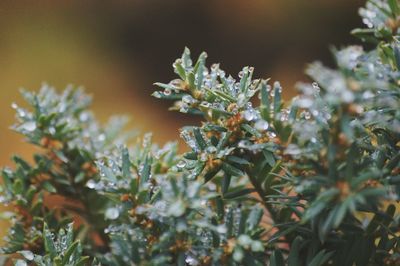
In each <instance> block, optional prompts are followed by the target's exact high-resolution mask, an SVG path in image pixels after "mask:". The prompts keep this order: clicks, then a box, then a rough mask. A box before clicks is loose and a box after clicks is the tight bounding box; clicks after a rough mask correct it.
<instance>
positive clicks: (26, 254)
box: [19, 250, 34, 260]
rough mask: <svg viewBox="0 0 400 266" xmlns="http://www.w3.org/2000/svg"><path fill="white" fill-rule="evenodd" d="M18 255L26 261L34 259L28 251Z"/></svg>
mask: <svg viewBox="0 0 400 266" xmlns="http://www.w3.org/2000/svg"><path fill="white" fill-rule="evenodd" d="M19 253H20V254H21V255H22V256H24V258H25V259H27V260H33V259H34V254H33V253H32V251H30V250H22V251H20V252H19Z"/></svg>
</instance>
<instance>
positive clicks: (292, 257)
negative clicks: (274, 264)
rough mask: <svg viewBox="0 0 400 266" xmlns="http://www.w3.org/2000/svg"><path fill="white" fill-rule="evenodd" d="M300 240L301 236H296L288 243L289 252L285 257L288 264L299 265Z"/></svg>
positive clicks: (290, 265) (289, 265)
mask: <svg viewBox="0 0 400 266" xmlns="http://www.w3.org/2000/svg"><path fill="white" fill-rule="evenodd" d="M302 241H303V239H302V237H301V236H297V237H296V238H295V239H294V240H293V242H292V244H291V245H290V252H289V256H288V259H287V264H288V266H301V261H302V259H301V255H300V250H301V244H302Z"/></svg>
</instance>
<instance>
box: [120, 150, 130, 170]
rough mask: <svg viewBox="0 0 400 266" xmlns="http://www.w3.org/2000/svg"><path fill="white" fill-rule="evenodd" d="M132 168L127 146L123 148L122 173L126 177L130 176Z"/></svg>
mask: <svg viewBox="0 0 400 266" xmlns="http://www.w3.org/2000/svg"><path fill="white" fill-rule="evenodd" d="M130 168H131V161H130V159H129V151H128V149H127V148H126V147H124V148H123V149H122V175H123V176H124V177H125V178H129V177H130V175H131V173H130Z"/></svg>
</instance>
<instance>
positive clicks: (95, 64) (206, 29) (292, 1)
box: [0, 0, 364, 243]
mask: <svg viewBox="0 0 400 266" xmlns="http://www.w3.org/2000/svg"><path fill="white" fill-rule="evenodd" d="M363 3H364V1H361V0H352V1H350V0H334V1H333V0H329V1H328V0H325V1H324V0H242V1H238V0H220V1H204V0H203V1H197V0H196V1H195V0H193V1H187V0H170V1H167V0H147V1H145V0H143V1H106V0H103V1H50V0H48V1H40V0H37V1H11V0H2V1H1V2H0V32H1V34H0V106H1V112H0V165H1V166H5V165H11V162H10V160H9V158H10V157H11V155H12V154H15V153H17V154H23V155H25V156H26V157H29V156H30V154H31V153H32V151H33V150H32V147H31V146H29V145H27V144H25V143H24V142H23V139H22V138H21V136H19V135H17V134H16V133H13V132H12V131H10V130H9V129H8V127H9V126H10V125H12V123H13V116H14V114H13V110H12V109H11V107H10V105H11V103H12V102H17V103H22V101H21V97H20V95H19V90H18V89H19V88H21V87H23V88H27V89H29V90H37V89H38V88H39V87H40V85H41V83H42V82H47V83H49V84H50V85H53V86H55V87H57V88H58V89H60V90H62V89H63V88H65V87H66V85H67V84H75V85H82V86H84V87H85V88H86V91H87V92H88V93H90V94H93V95H94V104H93V109H94V111H95V112H96V114H97V116H98V117H99V119H100V120H102V121H105V119H106V118H107V117H108V116H109V115H112V114H116V113H117V114H128V115H129V116H130V117H131V118H132V122H131V125H132V126H133V127H135V128H138V129H139V130H140V131H141V132H146V131H153V132H154V138H155V140H156V141H158V142H161V143H164V142H165V141H167V140H170V139H177V138H178V135H179V134H178V128H179V127H181V126H182V125H184V124H185V123H190V122H192V121H191V120H190V119H191V118H188V117H186V116H185V115H183V114H179V113H171V112H167V111H166V110H167V107H168V105H169V104H170V103H165V102H161V101H160V100H158V99H155V98H152V97H151V96H150V95H151V93H152V91H153V90H155V87H154V86H153V85H152V83H153V82H156V81H161V82H168V81H169V80H170V79H172V78H174V74H173V70H172V62H173V61H174V59H175V58H176V57H178V56H180V54H181V52H182V51H183V48H184V47H185V46H188V47H189V48H190V49H191V50H192V52H193V53H194V54H195V55H198V54H199V53H200V52H201V51H202V50H205V51H207V52H208V55H209V59H208V62H209V63H212V62H221V64H222V68H223V69H225V70H226V71H227V72H228V73H231V74H232V75H236V73H237V72H239V71H240V69H241V67H242V66H244V65H251V66H254V67H255V68H256V73H255V75H256V76H261V77H264V78H266V77H271V78H272V79H273V80H280V81H281V83H282V84H283V86H284V88H286V89H285V92H284V93H285V97H289V96H290V95H293V94H294V93H295V91H294V89H293V88H294V83H295V82H296V81H298V80H305V79H306V77H305V76H304V74H303V70H304V67H305V65H306V64H307V63H309V62H312V61H314V60H316V59H320V60H322V61H323V62H324V63H326V64H328V65H329V64H332V58H331V56H330V52H329V49H328V47H329V45H330V44H334V45H335V46H337V47H341V46H343V45H347V44H350V43H357V40H355V39H354V38H353V37H351V36H350V35H349V32H350V30H351V29H353V28H355V27H357V26H360V24H361V23H360V19H359V17H358V16H357V9H358V7H359V6H361V5H363ZM11 166H12V165H11ZM5 230H6V223H4V222H3V223H1V222H0V236H1V235H3V234H4V231H5ZM0 243H1V241H0Z"/></svg>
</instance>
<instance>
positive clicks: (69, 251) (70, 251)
mask: <svg viewBox="0 0 400 266" xmlns="http://www.w3.org/2000/svg"><path fill="white" fill-rule="evenodd" d="M78 245H80V243H79V241H76V242H74V243H73V244H72V245H70V246H69V247H68V249H67V251H65V253H64V257H63V259H62V264H63V265H67V263H68V262H69V261H70V258H71V256H72V254H73V253H74V252H75V250H76V249H77V247H78Z"/></svg>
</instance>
